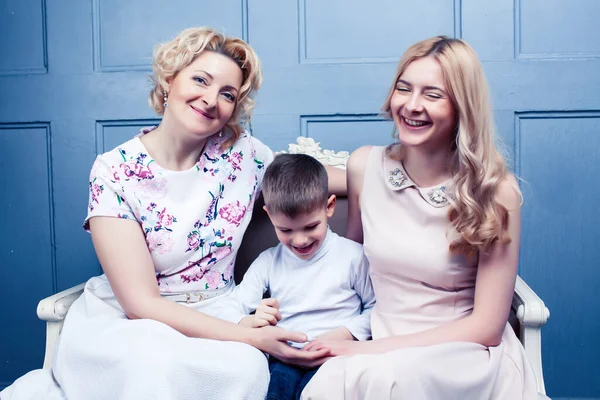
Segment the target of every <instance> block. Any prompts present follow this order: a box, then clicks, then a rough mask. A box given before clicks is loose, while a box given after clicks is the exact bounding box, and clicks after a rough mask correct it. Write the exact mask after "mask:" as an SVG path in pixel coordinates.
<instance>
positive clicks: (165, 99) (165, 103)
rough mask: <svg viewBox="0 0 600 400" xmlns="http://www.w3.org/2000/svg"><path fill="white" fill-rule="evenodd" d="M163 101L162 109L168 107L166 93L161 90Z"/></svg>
mask: <svg viewBox="0 0 600 400" xmlns="http://www.w3.org/2000/svg"><path fill="white" fill-rule="evenodd" d="M163 99H164V101H165V102H164V103H163V107H164V108H167V106H168V105H169V103H168V102H167V91H166V90H163Z"/></svg>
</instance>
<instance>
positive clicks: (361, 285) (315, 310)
mask: <svg viewBox="0 0 600 400" xmlns="http://www.w3.org/2000/svg"><path fill="white" fill-rule="evenodd" d="M263 197H264V199H265V206H264V209H265V211H266V212H267V214H268V215H269V218H270V219H271V222H272V223H273V225H274V227H275V232H276V234H277V238H278V239H279V241H280V242H281V243H280V244H279V245H277V246H276V247H273V248H271V249H268V250H266V251H264V252H263V253H261V254H260V255H259V256H258V258H257V259H256V260H255V261H254V262H253V263H252V265H251V266H250V268H249V269H248V271H247V272H246V274H245V275H244V279H243V280H242V282H241V284H240V285H238V286H237V287H236V288H235V289H234V291H233V292H232V294H231V298H230V301H231V304H232V305H233V307H232V308H234V309H235V310H236V311H234V312H233V314H229V316H230V317H231V319H232V320H233V321H234V322H238V323H240V324H244V325H247V326H251V327H254V328H260V327H263V326H267V325H277V326H279V327H282V328H284V329H286V330H289V331H298V332H304V333H305V334H306V335H307V336H308V338H309V341H310V340H312V339H315V338H319V339H321V338H322V339H347V340H366V339H368V338H370V336H371V328H370V314H371V309H372V307H373V305H374V304H375V298H374V294H373V288H372V286H371V280H370V278H369V271H368V263H367V260H366V258H365V256H364V254H363V249H362V245H360V244H358V243H355V242H353V241H350V240H348V239H345V238H343V237H340V236H338V235H337V234H335V233H333V232H332V231H331V230H330V229H329V227H328V225H327V219H328V218H329V217H331V216H332V215H333V212H334V209H335V201H336V198H335V196H334V195H332V196H330V197H328V192H327V173H326V171H325V168H324V167H323V165H322V164H321V163H320V162H319V161H317V160H316V159H314V158H313V157H310V156H307V155H303V154H282V155H279V156H277V157H276V158H275V160H274V161H273V162H272V163H271V165H270V166H269V167H268V168H267V170H266V171H265V175H264V179H263ZM267 290H268V291H269V292H270V295H271V298H269V299H264V300H263V299H262V298H263V294H264V293H265V292H266V291H267ZM253 311H255V314H254V315H248V314H250V313H251V312H253ZM228 319H229V317H228ZM290 344H291V345H293V346H296V347H302V346H303V345H304V344H305V343H290ZM269 369H270V371H271V382H270V384H269V390H268V393H267V400H274V399H278V400H282V399H299V398H300V393H302V390H303V389H304V386H306V384H307V383H308V381H309V380H310V378H311V377H312V376H313V375H314V373H315V372H316V370H317V368H313V369H308V370H307V369H304V368H300V367H296V366H292V365H288V364H285V363H283V362H282V361H279V360H277V359H274V358H273V357H271V358H270V360H269Z"/></svg>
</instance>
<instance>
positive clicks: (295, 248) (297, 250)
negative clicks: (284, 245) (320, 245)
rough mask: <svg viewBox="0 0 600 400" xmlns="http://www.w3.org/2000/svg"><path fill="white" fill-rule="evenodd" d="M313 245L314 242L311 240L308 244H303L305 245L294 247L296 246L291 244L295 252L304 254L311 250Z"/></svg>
mask: <svg viewBox="0 0 600 400" xmlns="http://www.w3.org/2000/svg"><path fill="white" fill-rule="evenodd" d="M314 245H315V242H312V243H311V244H309V245H308V246H305V247H296V246H293V245H292V247H293V248H294V250H295V251H296V252H297V253H299V254H302V255H305V254H309V253H310V252H311V250H312V249H313V247H314Z"/></svg>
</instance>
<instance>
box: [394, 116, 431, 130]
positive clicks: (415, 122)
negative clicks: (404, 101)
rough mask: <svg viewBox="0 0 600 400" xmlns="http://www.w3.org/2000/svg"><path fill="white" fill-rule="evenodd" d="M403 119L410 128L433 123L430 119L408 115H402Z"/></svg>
mask: <svg viewBox="0 0 600 400" xmlns="http://www.w3.org/2000/svg"><path fill="white" fill-rule="evenodd" d="M401 119H402V121H403V122H404V124H405V125H407V126H408V127H410V128H421V127H423V126H428V125H431V122H428V121H419V120H416V119H409V118H406V117H401Z"/></svg>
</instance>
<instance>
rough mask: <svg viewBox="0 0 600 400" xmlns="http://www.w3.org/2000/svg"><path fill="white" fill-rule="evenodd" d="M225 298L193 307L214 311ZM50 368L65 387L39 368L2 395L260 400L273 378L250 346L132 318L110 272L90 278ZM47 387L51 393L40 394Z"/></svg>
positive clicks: (19, 399)
mask: <svg viewBox="0 0 600 400" xmlns="http://www.w3.org/2000/svg"><path fill="white" fill-rule="evenodd" d="M227 296H229V293H227V294H224V295H221V296H218V297H215V298H212V299H208V300H205V301H202V302H198V303H193V304H190V305H189V307H192V308H194V309H196V310H198V311H201V312H204V313H206V314H209V315H213V316H216V315H219V314H220V313H221V312H222V311H221V305H220V303H221V301H222V299H223V298H225V297H227ZM52 371H53V373H54V378H55V379H56V381H57V382H58V384H59V385H60V388H59V387H58V386H56V384H53V382H52V377H51V375H50V373H49V372H44V371H34V372H32V373H30V374H28V375H26V376H24V377H22V378H21V379H19V380H18V381H16V382H15V383H14V384H13V385H12V386H10V387H8V388H7V389H5V390H4V391H3V392H2V393H1V395H0V399H2V400H34V399H40V398H41V399H45V398H48V399H69V400H72V399H73V400H78V399H85V400H138V399H139V400H146V399H161V400H185V399H189V400H197V399H211V400H212V399H214V400H220V399H256V400H262V399H264V396H265V394H266V391H267V386H268V383H269V369H268V365H267V360H266V357H265V355H264V354H263V353H262V352H260V351H259V350H257V349H256V348H254V347H252V346H249V345H246V344H243V343H238V342H221V341H216V340H208V339H197V338H189V337H187V336H184V335H182V334H181V333H179V332H177V331H176V330H174V329H172V328H170V327H169V326H167V325H165V324H162V323H160V322H157V321H153V320H129V319H127V317H126V316H125V314H124V312H123V310H122V309H121V308H120V306H119V304H118V302H117V300H116V298H115V297H114V294H113V292H112V290H111V288H110V285H109V283H108V280H107V279H106V277H105V276H104V275H102V276H99V277H95V278H92V279H90V280H89V281H88V282H87V284H86V287H85V290H84V292H83V294H82V296H81V297H80V298H79V299H77V300H76V301H75V303H73V305H72V306H71V309H70V310H69V313H68V314H67V317H66V319H65V324H64V327H63V332H62V333H61V337H60V342H59V345H58V349H57V352H56V355H55V358H54V365H53V366H52ZM61 389H62V390H61ZM46 392H48V393H49V396H50V397H43V396H41V395H42V394H43V393H46ZM61 396H62V397H61Z"/></svg>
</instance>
